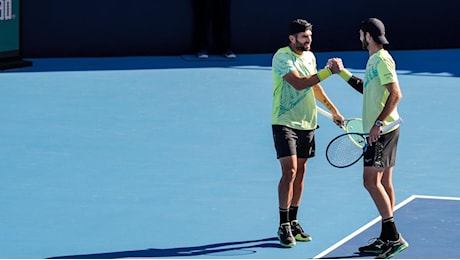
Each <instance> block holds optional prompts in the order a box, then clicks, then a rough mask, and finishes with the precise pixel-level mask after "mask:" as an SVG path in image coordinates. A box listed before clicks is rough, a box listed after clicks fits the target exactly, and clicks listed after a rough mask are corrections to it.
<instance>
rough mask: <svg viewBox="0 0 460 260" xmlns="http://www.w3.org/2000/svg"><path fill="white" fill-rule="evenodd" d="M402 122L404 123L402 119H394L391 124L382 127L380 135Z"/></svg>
mask: <svg viewBox="0 0 460 260" xmlns="http://www.w3.org/2000/svg"><path fill="white" fill-rule="evenodd" d="M402 122H404V121H403V120H402V118H398V119H396V120H395V121H394V122H392V123H390V124H388V125H386V126H384V127H383V128H382V133H384V132H386V131H388V130H390V129H391V128H393V127H394V126H396V125H399V124H401V123H402Z"/></svg>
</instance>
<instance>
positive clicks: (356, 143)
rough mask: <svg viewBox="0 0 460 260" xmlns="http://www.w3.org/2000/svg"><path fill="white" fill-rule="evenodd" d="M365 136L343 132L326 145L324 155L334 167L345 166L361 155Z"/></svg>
mask: <svg viewBox="0 0 460 260" xmlns="http://www.w3.org/2000/svg"><path fill="white" fill-rule="evenodd" d="M365 142H366V140H365V138H364V137H363V136H361V135H359V134H345V135H341V136H339V137H337V138H336V139H334V140H333V141H332V142H331V143H330V144H329V145H328V147H327V150H326V157H327V160H328V161H329V163H331V164H332V165H333V166H336V167H347V166H350V165H352V164H353V163H355V162H356V161H358V160H359V159H360V158H361V156H362V155H363V148H362V147H364V145H365Z"/></svg>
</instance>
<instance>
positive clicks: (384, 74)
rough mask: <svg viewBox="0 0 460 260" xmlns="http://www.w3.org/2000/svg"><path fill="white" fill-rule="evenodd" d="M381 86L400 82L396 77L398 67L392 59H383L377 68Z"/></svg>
mask: <svg viewBox="0 0 460 260" xmlns="http://www.w3.org/2000/svg"><path fill="white" fill-rule="evenodd" d="M377 70H378V75H379V79H380V84H382V86H383V85H386V84H388V83H393V82H398V76H397V75H396V66H395V63H394V61H393V60H391V59H382V60H381V61H380V62H379V65H378V67H377Z"/></svg>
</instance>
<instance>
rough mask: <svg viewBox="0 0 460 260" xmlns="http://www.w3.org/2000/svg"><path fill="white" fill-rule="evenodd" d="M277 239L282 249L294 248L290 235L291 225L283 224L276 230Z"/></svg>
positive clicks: (293, 240)
mask: <svg viewBox="0 0 460 260" xmlns="http://www.w3.org/2000/svg"><path fill="white" fill-rule="evenodd" d="M278 239H279V241H280V245H281V246H283V247H293V246H295V244H296V242H295V238H294V236H293V235H292V231H291V224H289V223H283V224H281V225H280V227H279V228H278Z"/></svg>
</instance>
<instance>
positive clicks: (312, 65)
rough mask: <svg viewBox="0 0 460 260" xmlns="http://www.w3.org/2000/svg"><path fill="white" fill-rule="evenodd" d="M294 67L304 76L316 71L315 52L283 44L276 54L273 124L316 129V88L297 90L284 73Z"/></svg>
mask: <svg viewBox="0 0 460 260" xmlns="http://www.w3.org/2000/svg"><path fill="white" fill-rule="evenodd" d="M294 70H297V71H298V73H299V75H300V76H307V75H313V74H316V73H317V71H316V58H315V55H314V54H313V53H312V52H310V51H304V52H303V53H302V55H298V54H296V53H295V52H293V51H292V50H291V48H290V47H283V48H281V49H279V50H278V51H277V52H276V53H275V55H274V56H273V59H272V75H273V110H272V111H273V112H272V124H273V125H284V126H288V127H291V128H294V129H300V130H312V129H316V127H317V125H316V124H317V118H316V113H317V112H316V99H315V95H314V93H313V89H311V88H307V89H303V90H297V89H295V88H294V87H293V86H292V85H290V84H289V83H288V82H287V81H285V80H284V79H283V76H285V75H286V74H288V73H290V72H291V71H294Z"/></svg>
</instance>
